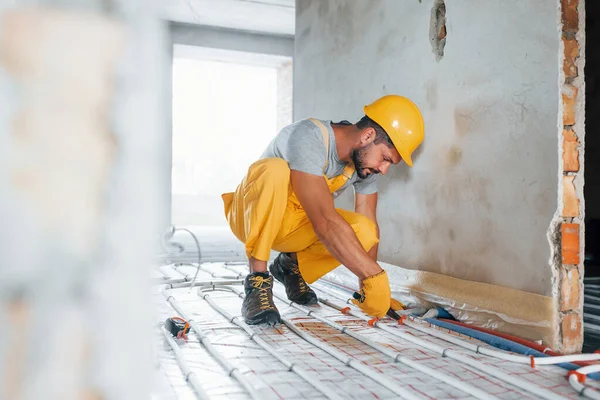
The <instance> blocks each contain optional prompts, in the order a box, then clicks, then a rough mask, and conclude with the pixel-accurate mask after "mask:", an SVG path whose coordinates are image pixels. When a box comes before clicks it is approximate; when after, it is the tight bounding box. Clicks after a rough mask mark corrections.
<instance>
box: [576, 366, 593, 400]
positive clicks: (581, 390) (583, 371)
mask: <svg viewBox="0 0 600 400" xmlns="http://www.w3.org/2000/svg"><path fill="white" fill-rule="evenodd" d="M598 371H600V365H588V366H587V367H581V368H579V369H577V370H576V371H575V372H577V374H580V375H587V374H591V373H592V372H598ZM569 384H570V385H571V387H572V388H573V389H575V390H576V391H577V393H578V394H579V395H580V396H585V397H587V398H590V399H600V392H598V391H597V390H594V389H592V388H591V387H589V386H585V385H583V384H582V383H581V382H579V379H578V377H577V375H576V374H573V375H570V376H569Z"/></svg>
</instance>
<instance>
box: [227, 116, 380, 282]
mask: <svg viewBox="0 0 600 400" xmlns="http://www.w3.org/2000/svg"><path fill="white" fill-rule="evenodd" d="M311 121H312V122H313V123H314V124H315V125H317V126H318V127H319V129H320V130H321V133H322V134H323V140H324V142H325V148H326V149H327V153H326V154H329V133H328V131H327V128H326V127H325V126H324V125H323V123H321V121H319V120H316V119H311ZM327 158H329V157H327ZM326 167H327V161H326V162H325V166H324V167H323V171H325V168H326ZM353 173H354V166H353V165H351V164H348V165H347V166H346V167H345V168H344V171H343V173H342V174H341V175H339V176H336V177H333V178H331V179H327V176H325V175H323V176H324V177H325V179H326V181H327V186H328V187H329V191H330V192H331V193H332V194H333V193H334V192H336V191H337V190H339V189H340V188H341V187H342V186H344V184H345V183H346V182H347V181H348V179H350V178H351V177H352V174H353ZM222 198H223V202H224V205H225V217H226V218H227V221H228V222H229V226H230V228H231V230H232V232H233V234H234V235H235V236H236V237H237V238H238V239H239V240H240V241H241V242H243V243H244V244H245V246H246V255H247V256H248V258H251V257H254V258H256V259H257V260H262V261H268V260H269V256H270V254H271V249H273V250H276V251H279V252H290V253H292V252H293V253H296V254H297V257H298V267H299V268H300V272H301V273H302V277H303V278H304V280H305V281H306V282H308V283H312V282H314V281H316V280H317V279H319V278H320V277H322V276H323V275H325V274H326V273H328V272H330V271H332V270H333V269H335V268H336V267H338V266H339V265H340V263H339V261H337V260H336V259H335V258H334V257H333V256H332V255H331V254H330V253H329V251H327V249H326V248H325V246H324V245H323V243H321V242H320V241H319V239H318V237H317V235H316V233H315V231H314V230H313V227H312V225H311V223H310V221H309V219H308V216H307V215H306V212H305V211H304V209H303V208H302V206H301V205H300V202H299V201H298V199H297V197H296V194H295V193H294V192H293V190H292V186H291V184H290V169H289V166H288V164H287V162H286V161H285V160H283V159H281V158H266V159H262V160H259V161H257V162H255V163H254V164H252V165H251V166H250V168H249V169H248V173H247V174H246V176H245V177H244V179H243V180H242V182H241V183H240V185H238V187H237V189H236V191H235V192H232V193H225V194H223V195H222ZM336 210H337V212H338V213H339V214H340V215H341V216H342V218H344V219H345V220H346V221H347V222H348V223H349V224H350V225H351V226H352V228H353V229H354V232H355V233H356V236H357V237H358V239H359V241H360V243H361V244H362V246H363V248H364V249H365V251H369V250H370V249H371V248H372V247H373V246H374V245H375V244H377V243H378V242H379V239H377V231H376V226H375V223H374V222H373V221H371V220H370V219H368V218H367V217H365V216H364V215H362V214H358V213H355V212H351V211H347V210H343V209H339V208H338V209H336Z"/></svg>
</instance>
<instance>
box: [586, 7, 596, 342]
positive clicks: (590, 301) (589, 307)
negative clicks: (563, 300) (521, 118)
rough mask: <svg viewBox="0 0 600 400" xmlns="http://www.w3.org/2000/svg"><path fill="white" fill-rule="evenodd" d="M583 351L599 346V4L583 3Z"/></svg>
mask: <svg viewBox="0 0 600 400" xmlns="http://www.w3.org/2000/svg"><path fill="white" fill-rule="evenodd" d="M585 13H586V19H585V24H586V27H585V35H586V41H585V42H586V44H585V147H584V149H583V151H584V153H585V169H584V179H585V185H584V189H583V192H584V199H585V260H584V267H585V281H584V282H585V285H584V293H585V296H584V315H583V316H584V344H583V349H584V351H594V350H595V349H597V348H598V347H599V346H600V135H598V132H599V131H600V3H599V2H597V1H588V2H586V3H585Z"/></svg>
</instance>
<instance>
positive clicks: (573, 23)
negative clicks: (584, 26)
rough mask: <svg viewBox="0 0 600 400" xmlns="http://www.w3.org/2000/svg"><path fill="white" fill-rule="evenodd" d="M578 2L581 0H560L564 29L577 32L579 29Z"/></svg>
mask: <svg viewBox="0 0 600 400" xmlns="http://www.w3.org/2000/svg"><path fill="white" fill-rule="evenodd" d="M578 4H579V0H560V11H561V20H562V25H563V31H565V32H577V30H578V29H579V14H578V11H577V6H578Z"/></svg>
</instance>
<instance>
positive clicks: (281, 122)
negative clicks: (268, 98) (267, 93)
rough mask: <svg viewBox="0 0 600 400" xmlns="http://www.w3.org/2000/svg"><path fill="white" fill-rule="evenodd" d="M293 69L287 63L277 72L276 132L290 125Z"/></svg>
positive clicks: (289, 63) (290, 64) (290, 63)
mask: <svg viewBox="0 0 600 400" xmlns="http://www.w3.org/2000/svg"><path fill="white" fill-rule="evenodd" d="M293 75H294V68H293V65H292V62H287V63H285V64H284V65H282V66H281V67H279V69H278V70H277V130H278V131H280V130H281V129H283V128H284V127H285V126H287V125H289V124H291V123H292V118H293V116H292V106H293V103H292V95H293V85H294V82H293V81H294V79H293V78H294V76H293Z"/></svg>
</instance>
